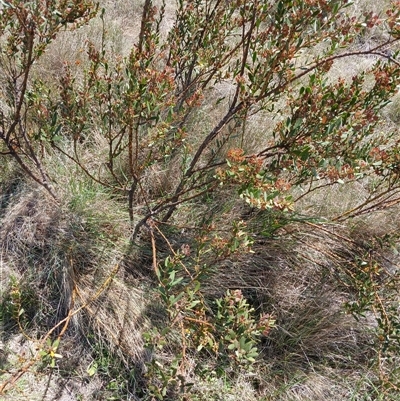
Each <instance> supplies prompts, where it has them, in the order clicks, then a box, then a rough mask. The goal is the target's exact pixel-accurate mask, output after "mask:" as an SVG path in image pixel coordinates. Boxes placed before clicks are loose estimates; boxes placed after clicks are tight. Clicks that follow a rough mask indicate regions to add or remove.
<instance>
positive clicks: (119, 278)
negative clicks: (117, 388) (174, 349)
mask: <svg viewBox="0 0 400 401" xmlns="http://www.w3.org/2000/svg"><path fill="white" fill-rule="evenodd" d="M76 178H77V180H76V181H75V184H76V185H77V187H76V186H74V185H69V186H65V185H64V186H63V192H61V191H60V193H62V194H63V197H64V198H63V200H62V204H61V205H57V204H55V203H54V202H52V201H51V200H50V199H49V197H48V196H47V195H46V193H44V192H43V191H42V190H40V189H37V188H35V187H33V188H32V187H29V186H26V185H25V184H23V183H22V184H20V187H19V188H20V189H19V191H16V190H15V189H14V195H13V196H11V195H9V194H7V192H6V188H5V187H4V186H3V187H2V190H3V192H2V194H1V195H2V197H1V199H2V202H1V205H2V210H1V213H0V215H1V224H0V249H1V265H0V266H1V271H0V279H1V282H0V284H1V291H0V295H1V298H2V304H1V316H0V318H1V320H2V324H3V326H2V330H1V333H0V335H1V338H0V343H1V350H2V358H3V359H2V366H3V367H2V369H6V370H5V371H7V372H8V373H7V374H5V375H4V376H3V378H4V379H5V380H7V378H10V377H12V375H13V374H15V373H17V372H18V371H19V370H20V369H24V367H25V366H27V365H29V364H30V360H31V359H32V358H35V356H37V354H38V348H42V346H43V344H42V343H41V340H40V339H41V338H43V337H44V336H46V335H47V334H48V333H49V332H51V331H52V330H53V328H54V327H55V326H56V325H57V324H58V323H59V322H60V321H63V320H64V319H66V318H67V319H68V316H71V319H70V320H69V321H68V322H69V324H68V327H67V330H66V331H65V333H64V329H63V327H64V326H63V325H64V323H63V324H62V325H60V326H59V327H58V328H57V329H56V330H54V331H52V334H51V336H50V338H52V339H53V340H54V339H56V338H57V336H58V335H61V334H62V336H63V337H62V347H60V350H59V351H58V352H59V353H60V354H61V355H62V356H63V357H64V358H63V359H61V360H60V363H59V364H58V370H59V372H58V373H57V374H55V373H54V372H53V375H52V376H51V377H50V376H49V377H48V379H49V380H50V382H51V383H52V384H51V385H50V389H51V391H50V393H53V392H54V391H55V389H56V388H58V385H59V386H60V388H61V389H62V392H66V388H67V387H68V386H66V387H65V386H63V385H62V383H64V382H65V380H66V378H68V377H69V378H70V379H71V380H73V381H74V382H75V386H76V385H77V384H76V382H79V383H80V385H79V388H78V390H76V391H75V393H76V394H78V393H79V392H81V393H85V394H86V393H87V394H88V395H87V398H84V399H93V398H92V396H93V395H90V391H92V390H93V391H94V390H96V391H98V390H99V388H101V386H104V385H105V383H103V382H102V381H101V380H100V379H98V378H96V379H93V381H96V380H97V382H98V383H97V384H96V385H94V384H93V383H92V381H91V384H90V386H87V385H86V384H84V382H83V381H85V380H87V377H88V373H87V371H86V370H87V368H88V366H90V363H91V362H92V361H93V360H92V357H91V355H92V353H93V352H94V348H93V347H95V345H96V344H104V345H103V347H104V349H107V352H108V353H109V354H110V355H114V354H115V355H118V360H119V361H120V364H121V366H122V367H121V369H124V368H123V366H125V367H126V366H133V365H132V364H134V363H136V364H137V366H141V365H142V364H143V362H144V360H145V359H146V358H147V357H146V353H145V352H144V350H143V340H142V332H143V331H144V330H146V327H148V323H147V322H148V321H149V317H148V315H149V313H150V312H148V297H145V294H146V293H147V288H146V287H147V284H146V280H135V279H132V278H126V273H125V271H126V268H127V267H129V268H130V269H131V270H136V271H140V270H141V269H142V270H143V267H141V266H139V268H134V267H133V265H134V264H137V263H140V261H138V260H137V258H136V259H135V258H134V257H133V256H132V255H133V254H134V252H133V253H132V252H131V253H132V255H131V256H132V258H130V257H129V256H127V255H128V254H127V252H126V249H125V248H127V245H126V241H125V240H124V238H123V237H124V236H123V235H121V233H124V232H125V233H126V235H129V230H128V229H127V227H128V226H129V223H128V222H127V216H126V215H125V220H123V218H122V217H123V216H122V215H123V213H120V212H118V207H117V204H115V203H114V204H111V203H112V202H113V201H110V200H109V199H108V200H107V197H106V195H105V194H104V193H101V192H95V191H93V188H91V187H90V186H89V187H85V184H84V182H85V180H84V178H83V177H80V178H79V177H76ZM64 179H65V180H66V182H68V177H67V176H64ZM79 180H81V182H80V184H78V183H79ZM85 190H86V192H85ZM107 202H108V203H107ZM107 213H108V214H107ZM106 214H107V215H106ZM113 218H115V220H114V219H113ZM117 237H118V239H117ZM136 276H137V274H136ZM15 294H18V297H17V298H15ZM13 297H14V298H13ZM146 298H147V299H146ZM150 314H151V313H150ZM153 314H154V312H153ZM21 330H22V332H23V335H22V336H21V335H20V334H18V333H20V331H21ZM85 338H86V340H84V339H85ZM37 339H39V340H37ZM87 341H88V342H87ZM88 344H89V345H88ZM16 355H20V356H21V357H20V358H16ZM41 365H42V364H41V363H38V364H35V365H34V366H31V367H30V368H29V370H28V374H27V375H26V377H24V379H23V380H22V381H21V383H22V384H21V388H22V389H23V390H21V392H22V394H29V392H30V390H32V391H33V388H34V389H35V390H34V391H33V392H32V394H33V395H32V398H30V399H32V400H33V399H35V398H34V397H36V393H42V394H44V393H45V387H46V386H45V385H46V383H47V382H46V380H45V378H46V374H45V372H46V370H44V371H43V370H40V367H41ZM43 366H45V365H43ZM38 369H39V370H38ZM73 372H81V375H79V374H74V373H73ZM48 373H49V372H48ZM43 374H44V376H43ZM65 375H67V376H65ZM71 375H72V377H71ZM63 376H64V377H63ZM42 377H43V380H42ZM82 380H83V381H82ZM33 383H36V384H35V385H34V387H32V384H33ZM56 383H58V385H56ZM64 384H65V383H64ZM35 386H36V387H35ZM90 387H93V388H92V390H90ZM18 388H19V386H16V388H15V391H17V392H18V391H19V390H18ZM89 390H90V391H89ZM67 393H68V392H67ZM10 394H11V395H10V397H13V396H16V394H17V393H15V392H11V393H10ZM60 394H61V393H60ZM21 397H22V396H21ZM38 397H39V395H38ZM10 399H19V398H10ZM21 399H22V398H21ZM38 399H40V397H39V398H38ZM57 399H59V398H57ZM60 399H75V398H72V396H71V397H70V398H68V397H67V398H60Z"/></svg>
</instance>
